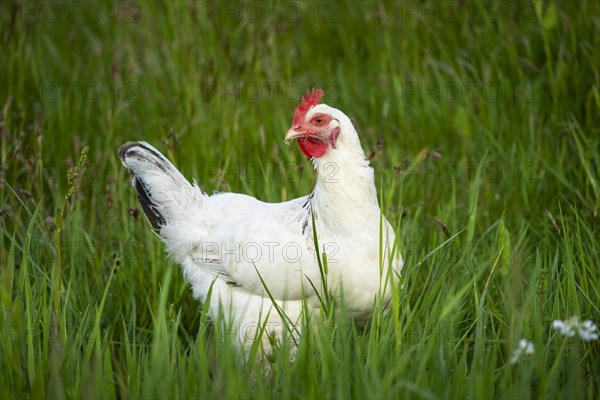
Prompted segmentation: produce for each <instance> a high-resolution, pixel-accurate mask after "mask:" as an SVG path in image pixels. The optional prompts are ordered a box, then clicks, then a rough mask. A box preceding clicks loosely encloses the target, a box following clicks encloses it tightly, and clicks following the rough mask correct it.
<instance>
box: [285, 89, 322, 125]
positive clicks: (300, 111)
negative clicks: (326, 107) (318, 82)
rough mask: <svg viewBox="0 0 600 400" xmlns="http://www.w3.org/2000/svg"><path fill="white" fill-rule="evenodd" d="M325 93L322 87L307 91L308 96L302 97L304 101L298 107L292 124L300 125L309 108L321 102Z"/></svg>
mask: <svg viewBox="0 0 600 400" xmlns="http://www.w3.org/2000/svg"><path fill="white" fill-rule="evenodd" d="M324 95H325V93H324V92H323V90H322V89H315V88H312V92H309V91H308V90H307V91H306V96H304V97H303V98H302V102H301V103H300V104H298V107H296V113H295V114H294V120H293V121H292V126H296V125H300V124H301V123H302V122H303V121H304V117H305V116H306V113H307V112H308V110H310V109H311V108H312V107H314V106H316V105H317V104H319V103H320V102H321V99H322V98H323V96H324Z"/></svg>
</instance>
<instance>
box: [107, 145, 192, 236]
mask: <svg viewBox="0 0 600 400" xmlns="http://www.w3.org/2000/svg"><path fill="white" fill-rule="evenodd" d="M119 157H120V158H121V160H122V162H123V165H125V166H126V167H127V168H128V169H129V170H130V171H131V172H132V173H133V186H134V187H135V190H136V191H137V195H138V199H139V201H140V204H141V206H142V210H143V211H144V214H145V215H146V218H147V219H148V221H149V222H150V224H151V225H152V228H154V230H155V231H157V232H160V229H161V227H163V226H165V225H166V224H167V222H168V221H169V220H172V219H174V218H176V217H177V215H179V214H181V213H183V212H184V211H185V208H186V207H189V201H188V200H189V199H188V197H190V198H192V200H193V197H194V195H195V193H194V191H195V190H197V188H194V187H192V185H190V183H189V182H188V181H187V180H186V179H185V178H184V177H183V175H181V173H179V171H178V170H177V169H176V168H175V167H174V166H173V164H171V162H170V161H169V160H167V159H166V158H165V157H164V156H163V155H162V154H160V152H159V151H158V150H156V149H155V148H154V147H152V146H151V145H149V144H148V143H144V142H128V143H125V144H124V145H122V146H121V147H120V148H119ZM198 193H199V191H198Z"/></svg>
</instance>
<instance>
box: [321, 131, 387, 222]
mask: <svg viewBox="0 0 600 400" xmlns="http://www.w3.org/2000/svg"><path fill="white" fill-rule="evenodd" d="M347 124H349V125H350V126H347ZM347 124H342V126H341V133H340V138H342V137H343V138H344V139H342V140H340V141H338V143H337V146H336V148H334V149H329V151H328V152H327V154H325V155H324V156H323V157H320V158H318V159H316V158H315V159H313V164H314V167H315V170H316V173H317V182H316V185H315V188H314V191H313V194H312V196H311V207H312V209H313V210H314V212H315V216H316V217H317V219H320V220H322V222H323V223H324V224H326V225H328V226H330V227H332V226H337V227H339V228H340V229H350V228H351V227H352V225H361V224H363V223H364V221H365V219H373V218H377V219H378V218H379V214H380V210H379V203H378V200H377V190H376V188H375V177H374V171H373V168H371V166H370V165H369V164H370V163H369V161H368V160H367V159H366V157H365V153H364V151H363V149H362V147H361V145H360V141H359V139H358V135H357V133H356V131H355V130H354V127H353V126H352V125H351V123H350V121H349V120H348V121H347ZM345 125H346V126H345Z"/></svg>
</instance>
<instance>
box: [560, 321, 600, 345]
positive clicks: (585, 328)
mask: <svg viewBox="0 0 600 400" xmlns="http://www.w3.org/2000/svg"><path fill="white" fill-rule="evenodd" d="M552 328H554V329H556V330H557V331H559V333H560V334H561V335H563V336H566V337H573V336H575V334H579V337H580V338H581V339H583V340H585V341H590V340H597V339H598V337H600V335H599V334H598V327H597V326H596V324H594V323H593V322H592V321H590V320H589V319H588V320H585V321H583V322H581V321H580V320H579V317H577V316H574V317H571V318H569V319H568V320H564V321H561V320H558V319H557V320H555V321H554V322H552Z"/></svg>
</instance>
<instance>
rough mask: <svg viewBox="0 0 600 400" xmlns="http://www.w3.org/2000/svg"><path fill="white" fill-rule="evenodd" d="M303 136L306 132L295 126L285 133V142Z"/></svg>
mask: <svg viewBox="0 0 600 400" xmlns="http://www.w3.org/2000/svg"><path fill="white" fill-rule="evenodd" d="M301 137H304V133H302V132H298V131H297V130H295V129H294V128H290V130H289V131H287V133H286V134H285V139H284V141H285V142H289V141H291V140H294V139H298V138H301Z"/></svg>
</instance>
